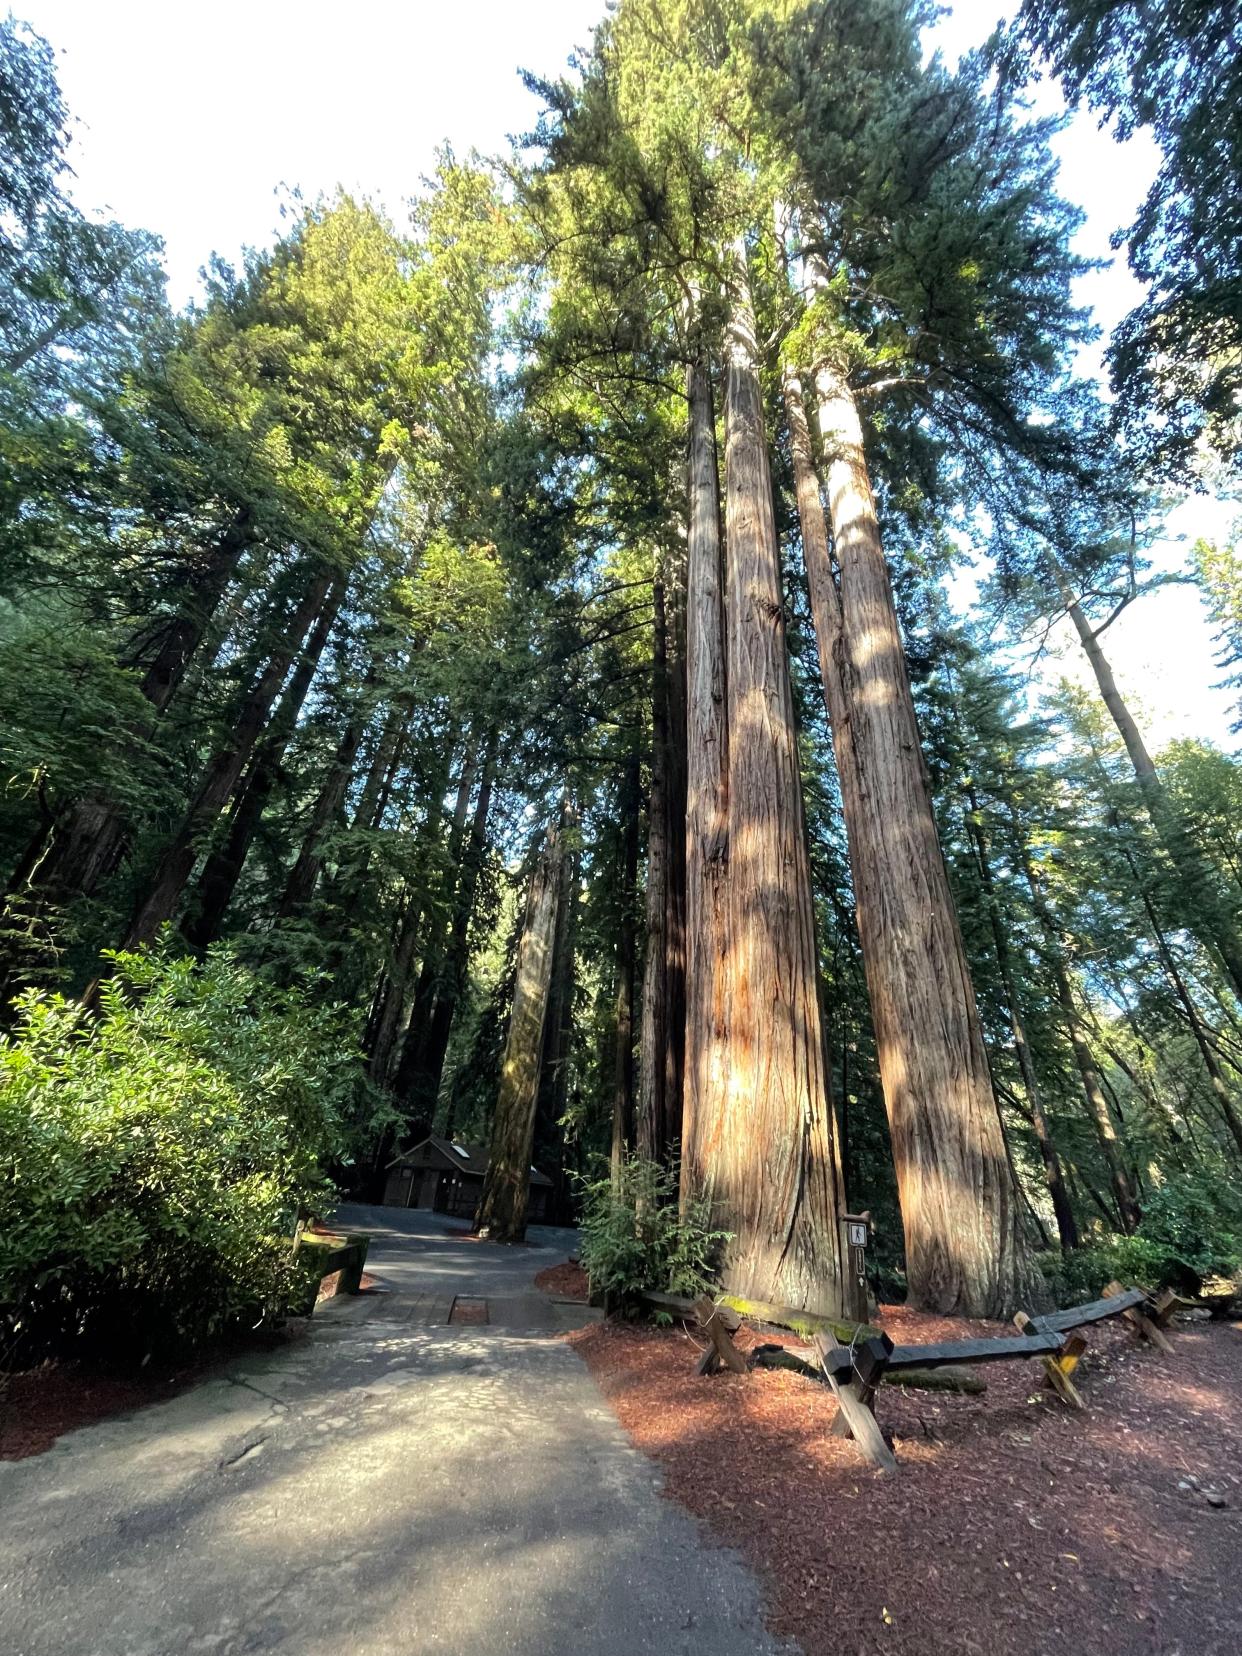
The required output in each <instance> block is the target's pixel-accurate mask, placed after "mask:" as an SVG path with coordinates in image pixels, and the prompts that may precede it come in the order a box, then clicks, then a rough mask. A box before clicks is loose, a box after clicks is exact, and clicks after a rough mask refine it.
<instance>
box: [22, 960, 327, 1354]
mask: <svg viewBox="0 0 1242 1656" xmlns="http://www.w3.org/2000/svg"><path fill="white" fill-rule="evenodd" d="M113 961H114V975H113V976H112V977H111V978H110V979H109V980H108V981H107V982H106V983H105V984H104V987H103V991H102V996H101V1001H100V1012H99V1016H98V1017H97V1018H90V1017H84V1015H83V1013H82V1009H81V1007H80V1006H79V1005H78V1004H77V1003H76V1002H73V1001H68V1000H66V999H65V998H64V997H63V996H61V995H52V994H45V993H42V992H39V991H31V992H29V993H28V994H27V995H25V996H24V997H23V998H22V1000H21V1001H20V1002H19V1007H18V1023H17V1027H16V1030H15V1032H14V1033H13V1034H12V1036H10V1037H9V1038H8V1039H7V1040H5V1041H3V1042H2V1043H0V1165H2V1166H3V1167H4V1170H5V1172H4V1177H3V1179H2V1180H0V1324H3V1323H4V1322H7V1324H8V1331H9V1336H10V1338H11V1339H12V1338H14V1337H18V1338H20V1339H21V1340H22V1342H23V1344H25V1345H26V1346H27V1347H34V1348H35V1349H40V1348H42V1349H47V1348H53V1347H55V1346H56V1345H58V1344H62V1345H63V1344H64V1343H66V1342H67V1341H68V1340H70V1339H72V1340H73V1341H74V1342H75V1343H76V1344H77V1345H78V1346H79V1347H80V1345H81V1344H82V1343H83V1342H85V1343H87V1344H90V1345H92V1346H95V1347H104V1348H112V1349H114V1350H118V1351H128V1352H129V1353H130V1354H136V1355H142V1354H144V1353H146V1352H148V1351H154V1350H162V1351H168V1350H175V1349H178V1348H184V1347H186V1346H189V1345H192V1344H194V1343H196V1342H199V1341H201V1340H203V1339H205V1338H206V1337H208V1336H210V1335H212V1334H214V1333H216V1332H218V1331H220V1330H221V1329H223V1328H225V1327H227V1326H229V1325H236V1324H238V1323H240V1322H242V1321H243V1320H245V1321H247V1322H249V1323H251V1324H258V1323H260V1322H263V1321H265V1320H270V1319H272V1318H274V1317H276V1316H278V1315H280V1314H281V1313H282V1311H283V1309H284V1306H285V1304H286V1303H287V1296H288V1295H290V1293H292V1292H294V1283H295V1276H296V1273H295V1271H294V1267H293V1262H292V1259H291V1248H290V1237H291V1234H292V1230H293V1226H294V1222H295V1219H296V1216H297V1213H298V1210H299V1208H300V1207H303V1206H309V1207H314V1206H316V1205H321V1204H323V1203H324V1202H325V1201H326V1200H327V1199H328V1198H329V1196H330V1187H329V1186H328V1184H327V1182H326V1181H325V1179H324V1177H323V1174H322V1172H321V1166H322V1163H323V1161H324V1159H325V1158H326V1157H327V1156H328V1155H330V1154H331V1153H332V1151H333V1150H334V1148H335V1145H336V1140H337V1118H338V1108H339V1106H340V1104H341V1103H342V1102H343V1101H344V1099H345V1097H346V1095H347V1093H348V1091H349V1089H350V1086H351V1078H352V1072H353V1071H354V1069H355V1067H356V1066H355V1060H354V1058H353V1056H352V1055H351V1054H350V1052H349V1049H348V1044H347V1043H346V1041H345V1040H344V1038H343V1035H342V1031H341V1027H340V1019H339V1015H338V1014H337V1013H336V1012H334V1011H331V1010H328V1011H324V1010H321V1009H317V1008H314V1007H312V1006H311V1005H309V1004H308V1003H307V1002H306V1000H305V999H304V997H302V996H301V995H300V994H299V993H297V992H296V991H287V990H284V991H282V990H277V989H274V988H272V987H271V986H270V985H269V984H267V983H265V982H264V981H263V980H262V979H260V978H257V977H255V976H254V975H253V974H251V973H250V972H248V971H246V970H244V969H243V968H241V967H240V966H239V965H238V964H237V962H236V961H235V960H234V959H233V958H232V957H231V956H230V955H229V954H228V953H227V951H213V952H212V953H211V954H210V955H209V957H208V959H207V961H206V963H205V965H203V966H202V967H197V966H195V964H194V963H193V962H191V961H189V960H185V959H174V958H172V957H171V956H169V955H168V954H166V953H163V952H158V951H157V952H154V953H151V954H144V955H116V956H114V957H113Z"/></svg>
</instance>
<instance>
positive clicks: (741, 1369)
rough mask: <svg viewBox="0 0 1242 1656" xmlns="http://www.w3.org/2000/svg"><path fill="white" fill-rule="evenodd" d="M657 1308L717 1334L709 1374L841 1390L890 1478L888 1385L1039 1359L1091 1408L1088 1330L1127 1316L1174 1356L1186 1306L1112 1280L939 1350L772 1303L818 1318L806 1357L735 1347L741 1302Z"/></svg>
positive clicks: (849, 1424) (843, 1414) (794, 1316)
mask: <svg viewBox="0 0 1242 1656" xmlns="http://www.w3.org/2000/svg"><path fill="white" fill-rule="evenodd" d="M642 1297H643V1302H644V1304H646V1305H647V1306H649V1307H650V1308H651V1309H653V1310H656V1311H660V1312H664V1313H666V1314H671V1315H674V1316H678V1317H681V1318H683V1319H685V1320H686V1321H693V1322H696V1323H697V1324H698V1325H699V1327H700V1328H701V1329H702V1330H703V1331H704V1333H705V1334H706V1335H707V1339H708V1344H707V1347H706V1348H705V1350H704V1351H703V1353H702V1355H701V1357H700V1358H699V1363H698V1372H699V1373H700V1374H713V1373H717V1372H719V1371H720V1370H721V1369H729V1370H731V1371H732V1372H733V1373H735V1374H746V1373H748V1372H749V1371H750V1370H751V1369H753V1368H791V1369H794V1370H797V1371H799V1372H801V1373H804V1374H806V1375H808V1376H809V1377H811V1378H812V1379H815V1380H819V1381H822V1382H824V1383H826V1384H827V1385H829V1386H830V1387H831V1388H832V1392H833V1395H834V1396H835V1398H836V1400H837V1414H836V1418H835V1419H834V1421H833V1423H832V1427H831V1431H832V1433H833V1435H834V1436H836V1437H851V1438H853V1439H854V1441H855V1443H857V1445H858V1447H859V1449H860V1450H861V1452H862V1453H863V1455H864V1456H865V1457H866V1458H867V1460H869V1461H870V1462H871V1463H872V1464H873V1465H874V1466H878V1467H880V1468H881V1469H882V1470H884V1471H886V1472H895V1471H896V1470H897V1461H896V1459H895V1457H894V1455H893V1450H892V1446H891V1443H890V1442H889V1440H888V1438H886V1437H885V1435H884V1432H883V1430H882V1429H881V1427H880V1424H879V1421H878V1420H877V1419H876V1413H875V1397H876V1392H877V1390H878V1388H879V1386H880V1384H881V1382H882V1381H885V1380H888V1381H892V1382H896V1383H897V1384H900V1383H901V1379H902V1376H903V1374H904V1375H906V1376H907V1377H908V1378H912V1377H913V1376H914V1374H915V1373H916V1371H918V1372H920V1373H924V1372H927V1371H930V1370H933V1369H940V1368H949V1367H952V1368H968V1367H970V1366H972V1365H974V1364H977V1363H995V1362H1005V1361H1010V1360H1013V1359H1014V1358H1025V1359H1027V1360H1028V1361H1029V1360H1030V1359H1032V1358H1033V1359H1035V1360H1036V1361H1038V1362H1039V1363H1040V1364H1041V1365H1042V1367H1043V1370H1044V1384H1045V1386H1047V1387H1048V1388H1049V1390H1051V1391H1052V1392H1053V1393H1054V1394H1055V1395H1056V1396H1057V1397H1058V1398H1059V1399H1060V1400H1061V1401H1062V1402H1063V1403H1065V1404H1067V1405H1068V1406H1069V1407H1070V1408H1073V1409H1082V1408H1085V1407H1086V1405H1085V1403H1084V1402H1083V1399H1082V1396H1081V1394H1080V1393H1079V1391H1078V1388H1077V1387H1076V1385H1075V1384H1074V1380H1073V1375H1074V1371H1075V1369H1076V1368H1077V1367H1078V1364H1079V1362H1080V1361H1081V1359H1082V1355H1083V1353H1084V1351H1085V1350H1086V1348H1087V1340H1086V1336H1085V1335H1084V1334H1083V1333H1082V1330H1083V1329H1084V1328H1087V1327H1089V1326H1090V1325H1091V1324H1092V1323H1097V1322H1103V1321H1104V1320H1105V1319H1106V1318H1109V1317H1122V1318H1124V1319H1125V1320H1126V1321H1127V1322H1128V1323H1129V1324H1130V1325H1131V1327H1132V1328H1133V1329H1134V1331H1135V1333H1136V1335H1137V1336H1138V1337H1139V1338H1140V1339H1142V1340H1145V1341H1146V1342H1147V1343H1148V1344H1150V1345H1153V1346H1156V1347H1157V1348H1158V1349H1159V1350H1161V1351H1172V1349H1173V1348H1172V1345H1171V1344H1170V1342H1169V1338H1168V1334H1167V1332H1166V1330H1167V1328H1168V1324H1169V1319H1170V1318H1171V1317H1172V1315H1173V1312H1174V1310H1175V1309H1176V1308H1177V1306H1178V1304H1179V1303H1180V1301H1179V1300H1178V1296H1177V1295H1176V1294H1174V1293H1172V1292H1171V1291H1166V1292H1164V1293H1162V1294H1159V1295H1152V1294H1149V1293H1147V1292H1146V1290H1144V1289H1142V1288H1123V1287H1122V1286H1121V1284H1120V1283H1116V1282H1113V1283H1110V1284H1109V1285H1108V1287H1107V1289H1106V1290H1105V1292H1104V1297H1103V1298H1102V1299H1098V1300H1092V1301H1091V1303H1090V1304H1089V1305H1079V1306H1074V1307H1072V1308H1071V1309H1069V1310H1067V1311H1053V1312H1049V1313H1047V1314H1046V1315H1043V1316H1038V1317H1032V1316H1028V1315H1027V1313H1026V1312H1024V1311H1019V1312H1018V1314H1017V1316H1016V1317H1015V1318H1014V1322H1015V1323H1016V1325H1017V1329H1018V1332H1017V1333H1016V1334H1011V1335H1007V1336H1002V1337H1000V1338H992V1339H978V1340H946V1341H943V1342H941V1343H939V1344H931V1345H904V1346H899V1345H895V1344H894V1343H893V1341H892V1339H891V1338H890V1337H889V1336H888V1335H887V1334H885V1333H884V1332H883V1331H882V1330H881V1329H875V1328H869V1327H867V1326H866V1325H865V1324H864V1325H859V1326H858V1327H857V1328H856V1329H854V1330H853V1332H852V1337H851V1339H850V1343H849V1344H848V1345H847V1344H844V1343H843V1341H842V1339H841V1337H840V1336H841V1335H842V1334H843V1333H845V1332H846V1330H845V1329H844V1328H843V1326H842V1325H841V1324H839V1323H835V1322H832V1321H830V1320H829V1319H825V1318H812V1319H808V1318H807V1316H806V1314H805V1313H804V1312H798V1311H795V1310H792V1309H789V1308H784V1307H779V1306H765V1307H764V1312H765V1316H764V1318H763V1320H765V1321H769V1322H772V1323H775V1324H777V1325H779V1324H781V1323H782V1322H786V1321H787V1322H788V1323H790V1324H792V1325H793V1326H794V1327H798V1326H802V1327H805V1326H806V1325H807V1323H808V1321H810V1322H814V1323H817V1324H818V1325H819V1326H817V1327H815V1328H814V1330H813V1332H812V1335H811V1344H810V1346H809V1347H807V1348H804V1350H803V1351H798V1350H796V1349H794V1348H791V1347H788V1346H782V1345H760V1346H757V1347H756V1348H755V1349H754V1350H752V1351H750V1352H749V1353H746V1352H742V1351H740V1350H739V1349H738V1347H737V1345H736V1344H735V1343H734V1340H733V1335H734V1334H736V1333H737V1331H738V1329H739V1328H740V1327H741V1324H742V1318H741V1316H740V1314H739V1313H738V1312H737V1311H736V1310H735V1309H733V1308H732V1307H731V1306H729V1305H728V1304H726V1303H724V1302H718V1301H715V1300H712V1299H711V1298H709V1297H708V1296H707V1295H703V1296H702V1297H701V1298H700V1299H698V1300H690V1299H685V1298H683V1297H681V1296H679V1295H676V1294H644V1295H643V1296H642Z"/></svg>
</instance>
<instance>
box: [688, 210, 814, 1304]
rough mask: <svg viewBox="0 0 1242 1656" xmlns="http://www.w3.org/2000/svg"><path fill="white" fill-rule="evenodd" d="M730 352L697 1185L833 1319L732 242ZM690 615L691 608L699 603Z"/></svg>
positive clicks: (773, 574)
mask: <svg viewBox="0 0 1242 1656" xmlns="http://www.w3.org/2000/svg"><path fill="white" fill-rule="evenodd" d="M731 288H732V291H731V294H730V304H731V312H730V317H729V322H728V329H727V336H726V364H727V372H726V389H725V431H726V446H725V475H726V490H725V499H726V535H727V544H728V577H727V600H726V603H727V615H728V624H727V644H728V664H727V719H728V728H729V787H728V816H727V831H728V846H729V881H728V949H727V953H726V957H725V968H726V982H725V985H724V997H725V1000H726V1003H727V1006H728V1017H729V1035H728V1042H729V1047H728V1051H729V1060H728V1081H727V1090H726V1097H725V1101H724V1107H723V1109H720V1110H716V1111H714V1112H712V1113H710V1114H709V1113H707V1111H705V1109H704V1107H703V1101H702V1099H701V1098H700V1100H699V1101H698V1103H697V1104H696V1112H695V1124H694V1137H695V1152H696V1163H697V1169H698V1170H700V1171H701V1176H702V1178H703V1183H704V1186H705V1188H706V1190H707V1192H708V1193H709V1194H710V1197H711V1199H712V1202H713V1206H714V1209H715V1213H716V1216H717V1220H718V1223H719V1224H720V1225H721V1227H722V1228H723V1229H725V1230H728V1231H729V1232H731V1234H732V1240H731V1241H730V1242H729V1243H728V1244H727V1246H726V1251H725V1260H724V1271H723V1275H724V1280H725V1283H726V1285H727V1286H728V1287H729V1288H730V1289H731V1290H732V1291H734V1292H735V1293H738V1294H741V1295H743V1296H744V1297H746V1298H747V1299H759V1300H768V1301H774V1302H777V1303H780V1304H785V1305H792V1306H799V1307H802V1308H805V1309H808V1310H814V1311H817V1312H823V1313H827V1314H829V1315H840V1314H841V1313H842V1311H843V1309H844V1303H843V1300H844V1292H845V1285H844V1281H843V1273H842V1266H841V1238H840V1234H839V1214H840V1209H841V1169H840V1162H839V1157H838V1147H837V1143H836V1131H835V1124H834V1121H833V1114H832V1106H831V1102H830V1099H829V1096H828V1084H827V1076H826V1073H825V1056H824V1038H823V1030H822V1027H821V1019H820V1003H819V983H818V961H817V957H816V946H815V923H814V914H813V909H812V902H811V882H810V869H809V866H808V861H807V849H806V834H805V829H804V825H803V816H802V778H801V774H800V769H799V756H798V740H797V731H796V729H795V726H794V711H793V693H792V689H791V685H790V679H789V659H788V654H787V650H786V643H785V613H784V595H783V592H782V586H781V570H780V555H779V551H778V547H777V541H776V525H775V519H774V515H773V507H772V479H771V475H770V472H769V470H768V454H767V440H766V435H765V432H764V422H763V396H762V392H761V390H760V386H759V374H758V349H757V345H756V341H755V324H754V313H753V310H752V306H751V299H750V283H749V276H748V272H747V268H746V251H745V246H744V244H743V243H742V242H741V241H740V240H739V241H738V242H737V243H736V244H735V246H734V248H733V250H732V272H731ZM691 603H692V609H693V607H694V600H693V599H692V601H691Z"/></svg>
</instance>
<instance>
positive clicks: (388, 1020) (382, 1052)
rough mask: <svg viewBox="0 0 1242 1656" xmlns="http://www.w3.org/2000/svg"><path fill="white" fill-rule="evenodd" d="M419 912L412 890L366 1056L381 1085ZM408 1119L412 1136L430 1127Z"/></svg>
mask: <svg viewBox="0 0 1242 1656" xmlns="http://www.w3.org/2000/svg"><path fill="white" fill-rule="evenodd" d="M422 915H423V909H422V904H421V903H420V902H418V901H417V900H416V898H415V896H414V894H413V892H411V893H410V894H409V895H408V896H407V898H406V904H405V911H404V913H403V914H402V917H401V921H400V924H399V925H398V927H397V935H396V939H395V942H394V946H393V951H392V961H391V964H390V965H389V968H388V983H387V988H386V990H385V993H384V995H383V997H382V999H381V1002H380V1009H379V1016H378V1018H377V1019H376V1022H375V1030H374V1033H373V1034H372V1037H371V1048H370V1053H369V1055H368V1058H367V1071H368V1073H369V1075H370V1077H371V1079H372V1081H374V1082H375V1084H376V1086H378V1087H382V1086H384V1084H385V1083H386V1081H387V1080H388V1066H389V1064H390V1063H391V1062H392V1054H393V1049H394V1047H395V1046H396V1044H397V1031H398V1029H400V1027H401V1012H402V1009H403V1007H404V1005H405V993H406V984H407V983H408V982H409V980H410V971H411V968H412V967H413V965H414V956H415V954H416V952H417V950H418V934H419V926H420V922H421V920H422ZM407 1121H408V1122H409V1124H410V1125H411V1131H412V1136H413V1137H414V1138H415V1139H417V1138H419V1137H421V1136H422V1134H421V1132H420V1129H421V1128H422V1127H424V1126H426V1127H428V1128H430V1123H429V1122H426V1123H424V1122H423V1121H421V1120H417V1119H415V1118H412V1117H407Z"/></svg>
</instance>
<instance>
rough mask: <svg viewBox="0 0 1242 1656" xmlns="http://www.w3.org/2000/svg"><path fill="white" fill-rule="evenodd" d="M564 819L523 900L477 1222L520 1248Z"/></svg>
mask: <svg viewBox="0 0 1242 1656" xmlns="http://www.w3.org/2000/svg"><path fill="white" fill-rule="evenodd" d="M563 816H564V813H562V820H558V821H557V822H555V823H554V824H553V825H552V826H551V827H550V828H549V829H548V832H547V836H546V838H545V840H544V845H543V849H542V851H541V852H540V855H539V860H538V862H537V863H536V864H535V870H534V873H533V874H532V875H531V881H530V889H529V891H528V893H527V898H526V913H525V917H524V919H523V922H522V935H521V938H520V939H519V941H518V952H517V975H516V978H515V980H514V989H513V1010H512V1012H511V1013H510V1015H509V1033H508V1037H507V1039H506V1042H505V1055H504V1060H503V1062H502V1064H501V1069H500V1087H499V1091H498V1093H497V1096H496V1114H495V1118H494V1120H493V1123H492V1143H491V1156H490V1159H489V1161H488V1166H487V1176H486V1178H485V1179H484V1181H483V1195H482V1197H481V1199H480V1201H479V1211H478V1215H477V1217H476V1221H475V1224H476V1228H477V1229H478V1230H479V1231H480V1232H481V1233H483V1234H485V1235H487V1236H490V1237H492V1238H494V1239H495V1240H496V1241H498V1242H520V1241H521V1240H522V1238H523V1237H524V1236H525V1234H526V1206H527V1201H528V1198H529V1195H530V1158H531V1150H532V1147H533V1143H534V1136H535V1099H536V1096H537V1094H538V1091H539V1061H540V1057H541V1055H542V1052H543V1029H544V1022H545V1019H546V1016H547V1010H548V990H549V988H550V986H551V982H552V965H553V958H552V957H553V953H554V947H555V942H556V928H557V907H558V904H557V896H558V894H559V892H560V889H561V861H562V858H563V857H564V855H565V836H564V827H565V825H564V821H563Z"/></svg>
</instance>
